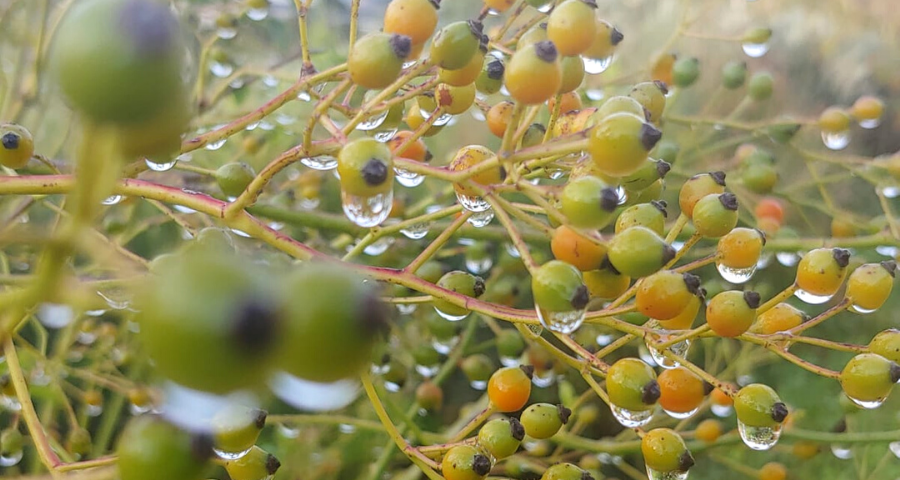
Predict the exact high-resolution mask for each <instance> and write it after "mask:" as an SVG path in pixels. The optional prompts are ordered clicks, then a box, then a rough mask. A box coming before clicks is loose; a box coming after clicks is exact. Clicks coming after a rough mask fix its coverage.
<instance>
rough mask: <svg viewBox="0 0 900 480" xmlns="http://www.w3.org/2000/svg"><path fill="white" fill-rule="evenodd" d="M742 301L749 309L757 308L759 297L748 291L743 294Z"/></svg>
mask: <svg viewBox="0 0 900 480" xmlns="http://www.w3.org/2000/svg"><path fill="white" fill-rule="evenodd" d="M744 301H745V302H747V306H748V307H750V308H753V309H756V308H759V301H760V297H759V294H758V293H756V292H753V291H750V290H748V291H746V292H744Z"/></svg>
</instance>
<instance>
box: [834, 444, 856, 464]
mask: <svg viewBox="0 0 900 480" xmlns="http://www.w3.org/2000/svg"><path fill="white" fill-rule="evenodd" d="M831 453H832V455H834V456H835V457H837V458H839V459H841V460H850V459H851V458H853V450H851V449H850V447H848V446H847V445H841V444H837V443H833V444H831Z"/></svg>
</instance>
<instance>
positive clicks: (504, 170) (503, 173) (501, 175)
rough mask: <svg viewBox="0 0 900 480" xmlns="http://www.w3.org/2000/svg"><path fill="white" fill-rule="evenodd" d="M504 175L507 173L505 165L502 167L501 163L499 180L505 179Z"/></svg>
mask: <svg viewBox="0 0 900 480" xmlns="http://www.w3.org/2000/svg"><path fill="white" fill-rule="evenodd" d="M506 175H507V174H506V167H504V166H503V165H500V181H501V182H502V181H505V180H506Z"/></svg>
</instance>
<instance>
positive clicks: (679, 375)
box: [656, 367, 712, 413]
mask: <svg viewBox="0 0 900 480" xmlns="http://www.w3.org/2000/svg"><path fill="white" fill-rule="evenodd" d="M656 381H657V383H659V391H660V397H659V404H660V406H662V407H663V408H664V409H666V410H668V411H670V412H674V413H688V412H691V411H693V410H694V409H696V408H697V407H699V406H700V403H702V402H703V399H704V398H705V397H706V395H707V394H708V393H709V391H710V390H712V386H711V385H709V384H708V383H706V382H704V381H703V380H700V377H698V376H697V375H696V374H694V373H693V372H691V371H690V370H688V369H686V368H684V367H675V368H672V369H668V370H663V372H662V373H660V374H659V376H658V377H657V378H656Z"/></svg>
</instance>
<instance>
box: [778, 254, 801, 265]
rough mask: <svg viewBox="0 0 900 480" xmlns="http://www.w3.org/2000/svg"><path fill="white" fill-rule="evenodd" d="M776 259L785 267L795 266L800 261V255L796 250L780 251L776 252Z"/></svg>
mask: <svg viewBox="0 0 900 480" xmlns="http://www.w3.org/2000/svg"><path fill="white" fill-rule="evenodd" d="M775 260H778V263H780V264H782V265H784V266H785V267H793V266H795V265H797V262H799V261H800V255H797V254H796V253H794V252H778V253H776V254H775Z"/></svg>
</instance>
